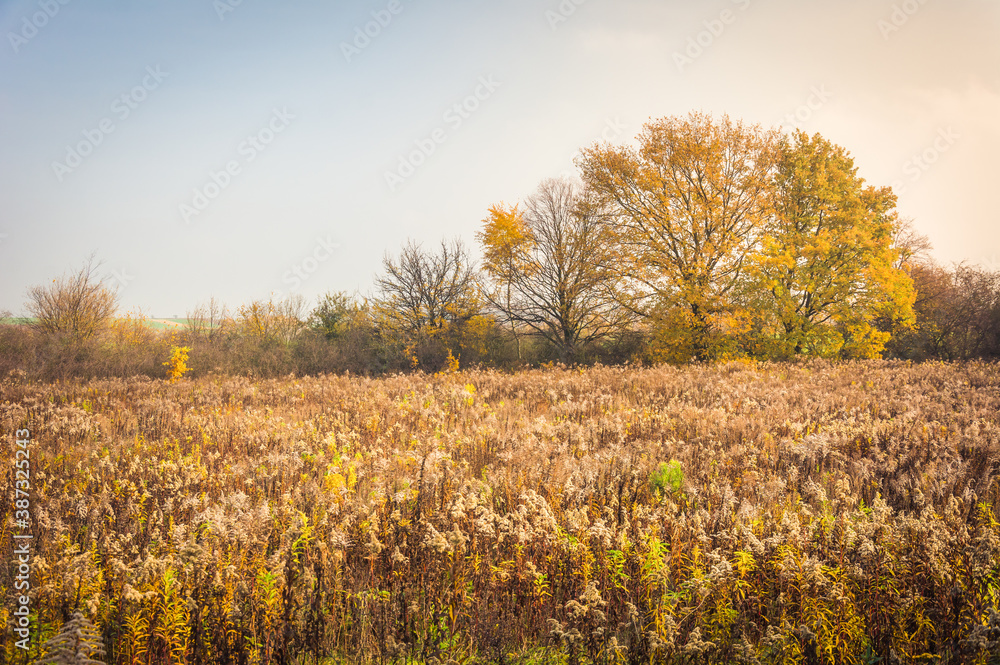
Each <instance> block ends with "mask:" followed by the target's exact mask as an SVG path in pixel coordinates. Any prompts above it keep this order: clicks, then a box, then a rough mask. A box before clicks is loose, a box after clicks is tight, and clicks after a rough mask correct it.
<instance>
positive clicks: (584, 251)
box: [487, 179, 628, 360]
mask: <svg viewBox="0 0 1000 665" xmlns="http://www.w3.org/2000/svg"><path fill="white" fill-rule="evenodd" d="M524 228H525V237H526V239H527V241H526V242H523V243H520V244H519V245H518V246H517V248H516V252H517V254H518V256H516V257H514V258H513V260H512V261H510V262H509V264H510V265H512V266H516V269H514V270H509V271H508V272H507V273H505V275H504V285H503V286H504V288H503V289H502V290H501V292H502V295H503V297H497V296H496V295H494V296H493V297H491V299H490V301H491V305H492V306H493V307H494V308H496V309H497V310H499V311H501V312H503V313H504V314H505V315H506V317H507V318H508V319H509V320H511V321H514V322H517V323H520V324H523V325H526V326H528V327H529V328H531V329H532V330H534V331H535V332H536V333H537V334H539V335H541V336H542V337H544V338H545V339H546V340H548V341H549V342H550V343H551V344H552V345H553V346H554V347H555V348H556V349H557V350H558V351H559V355H560V357H561V358H563V359H564V360H565V359H569V358H570V357H572V356H573V354H574V353H576V352H577V351H578V350H579V348H580V347H581V346H582V345H585V344H587V343H590V342H594V341H597V340H599V339H602V338H604V337H606V336H608V335H609V334H610V333H612V332H615V331H618V330H620V329H621V328H622V326H623V324H624V323H625V322H626V319H627V318H628V311H627V310H625V309H623V308H621V307H617V306H616V305H615V298H614V297H613V296H614V294H613V287H614V281H615V272H614V270H612V269H611V263H612V260H613V257H612V254H611V251H612V244H611V242H610V238H609V234H608V230H607V227H606V226H605V225H604V224H603V223H602V221H601V217H600V215H598V214H597V211H596V208H595V202H594V201H593V200H592V199H591V198H588V197H587V196H586V194H585V193H584V192H582V191H581V190H580V189H579V188H578V187H577V186H575V185H573V184H572V183H571V182H569V181H567V180H551V179H550V180H545V181H543V182H542V184H541V185H540V186H539V188H538V191H537V192H536V193H535V194H534V195H533V196H531V197H530V198H529V199H528V200H527V202H526V206H525V213H524ZM487 249H489V248H487Z"/></svg>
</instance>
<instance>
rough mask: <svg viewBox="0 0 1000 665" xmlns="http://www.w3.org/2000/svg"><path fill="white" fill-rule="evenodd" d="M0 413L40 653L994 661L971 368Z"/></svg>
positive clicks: (627, 374) (139, 401)
mask: <svg viewBox="0 0 1000 665" xmlns="http://www.w3.org/2000/svg"><path fill="white" fill-rule="evenodd" d="M0 401H2V406H0V423H2V426H3V431H4V432H8V433H12V432H13V430H14V429H15V428H18V427H24V426H28V427H30V428H31V430H32V433H33V437H34V443H33V453H32V468H33V480H34V482H33V485H34V488H33V498H32V501H33V512H34V523H35V527H34V528H35V533H36V535H37V543H36V551H35V558H34V559H33V562H32V567H33V575H34V578H33V586H34V588H35V593H36V595H35V596H34V597H33V598H32V605H33V607H35V608H37V609H38V617H37V619H38V624H37V625H36V628H35V632H36V637H37V638H38V640H43V639H45V638H46V637H49V636H51V635H52V634H54V633H55V632H56V631H58V629H59V627H60V626H61V625H62V624H63V623H64V622H65V621H66V620H68V619H70V618H71V617H72V615H73V611H74V609H76V608H77V607H78V606H79V607H80V608H82V609H83V610H84V614H86V615H87V616H88V617H90V618H91V619H92V620H93V621H94V623H95V624H96V625H98V626H99V627H100V629H101V631H102V633H103V635H104V639H105V643H106V646H107V652H108V653H107V656H106V660H107V662H109V663H116V664H118V663H167V662H190V663H216V662H226V663H229V662H232V663H269V662H273V663H287V662H293V661H294V660H295V659H297V658H299V657H303V656H305V655H307V654H308V655H311V656H314V657H318V658H329V657H335V658H342V659H345V660H351V661H372V662H393V661H395V662H402V661H401V659H402V658H403V657H404V656H410V657H413V658H416V659H418V660H419V661H420V662H435V661H437V662H445V661H448V660H449V659H451V660H453V661H455V662H518V658H522V659H523V658H526V656H525V654H529V653H530V654H532V656H531V657H532V658H534V659H536V661H535V662H538V661H551V662H570V663H575V662H594V661H596V662H633V663H647V662H664V663H716V662H718V663H755V662H760V663H800V662H816V663H862V662H876V660H875V658H876V657H881V658H883V660H882V661H881V662H883V663H888V662H903V663H910V662H940V663H995V662H997V658H998V654H1000V614H998V610H1000V522H998V517H1000V480H998V477H1000V425H998V413H1000V367H998V366H996V365H988V364H963V365H957V364H956V365H947V364H940V363H931V364H922V365H912V364H905V363H893V362H881V361H879V362H874V361H873V362H863V363H862V362H858V363H840V364H834V363H827V362H818V361H817V362H812V363H809V364H800V365H781V364H762V365H757V364H750V363H730V364H726V365H717V366H695V367H688V368H683V369H678V368H671V367H658V368H653V369H635V368H632V369H625V368H602V367H597V368H592V369H588V370H571V369H564V368H550V369H546V370H537V371H528V372H522V373H517V374H513V375H510V374H503V373H499V372H492V371H489V372H487V371H482V372H460V373H453V374H444V375H436V376H428V375H409V376H394V377H388V378H383V379H361V378H355V377H319V378H292V377H289V378H286V379H280V380H269V381H259V382H251V381H249V380H246V379H239V378H211V377H209V378H203V379H198V380H194V381H191V380H180V381H178V382H175V383H167V382H163V381H151V380H148V379H133V380H108V381H93V382H88V383H63V384H55V385H53V384H49V385H44V384H43V385H39V384H29V383H25V382H23V381H21V380H18V378H17V377H16V376H12V377H9V378H8V379H7V380H6V381H5V382H4V383H3V385H2V388H0ZM7 441H8V444H7V445H8V447H9V448H10V449H11V450H12V449H13V437H12V435H10V436H7ZM11 457H13V455H11ZM668 461H676V462H677V463H679V466H680V468H681V470H682V471H683V479H681V480H680V481H679V483H676V484H675V485H673V486H672V485H671V484H670V483H664V482H651V478H655V471H656V470H657V469H658V468H659V466H660V464H661V463H663V462H668ZM8 474H10V477H11V478H13V475H12V472H10V471H8ZM8 487H9V488H12V487H13V482H10V483H8ZM8 495H9V497H8V501H7V502H6V503H5V504H4V506H3V508H2V510H3V511H4V512H3V517H4V521H3V531H2V535H0V545H2V547H3V548H4V550H3V551H5V552H10V551H11V550H10V548H11V547H12V541H11V535H12V530H13V528H14V527H13V521H12V520H13V513H12V510H13V508H12V506H13V489H9V490H8ZM0 591H2V592H3V595H4V597H6V598H10V596H11V594H12V573H11V570H10V568H9V567H3V568H2V570H0ZM11 607H12V605H11V603H6V604H5V606H4V609H3V610H2V611H0V613H3V614H5V615H6V616H3V617H0V618H3V619H9V618H10V616H9V613H10V608H11ZM5 648H6V656H7V659H8V660H9V661H11V662H14V661H13V658H14V657H15V656H16V655H17V654H16V653H15V650H14V648H13V646H12V645H11V644H10V641H8V643H7V644H6V647H5ZM35 655H37V652H36V653H35ZM991 659H992V660H991ZM310 662H311V661H310ZM525 662H526V661H525Z"/></svg>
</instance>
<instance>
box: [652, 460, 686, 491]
mask: <svg viewBox="0 0 1000 665" xmlns="http://www.w3.org/2000/svg"><path fill="white" fill-rule="evenodd" d="M649 485H650V488H651V489H652V491H653V494H666V493H667V491H668V490H669V491H670V492H672V493H674V494H676V493H678V492H680V491H681V488H682V487H684V470H683V469H682V468H681V463H680V462H678V461H677V460H670V461H669V462H660V466H659V467H657V469H656V470H655V471H653V473H651V474H650V475H649Z"/></svg>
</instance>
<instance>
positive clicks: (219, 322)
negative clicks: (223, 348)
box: [187, 297, 229, 342]
mask: <svg viewBox="0 0 1000 665" xmlns="http://www.w3.org/2000/svg"><path fill="white" fill-rule="evenodd" d="M228 317H229V311H228V309H227V308H226V306H225V305H224V304H222V302H220V301H219V300H216V299H215V298H214V297H213V298H210V299H209V301H208V302H207V303H202V304H200V305H198V306H197V307H195V308H194V309H193V310H192V311H190V312H188V315H187V329H188V332H190V333H191V334H192V335H193V336H203V337H205V339H207V340H208V341H209V342H213V341H215V340H216V339H217V338H218V337H219V335H220V333H221V331H222V327H223V324H224V323H225V321H226V319H227V318H228Z"/></svg>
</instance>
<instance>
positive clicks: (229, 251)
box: [0, 0, 1000, 317]
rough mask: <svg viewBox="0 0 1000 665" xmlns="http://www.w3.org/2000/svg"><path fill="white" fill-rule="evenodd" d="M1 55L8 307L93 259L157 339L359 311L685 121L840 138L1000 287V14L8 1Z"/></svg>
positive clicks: (622, 5) (770, 5)
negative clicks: (214, 315)
mask: <svg viewBox="0 0 1000 665" xmlns="http://www.w3.org/2000/svg"><path fill="white" fill-rule="evenodd" d="M366 32H367V33H368V34H366ZM0 33H2V35H3V43H0V310H4V309H8V310H11V311H13V312H15V313H19V312H23V311H24V309H23V303H24V300H25V297H24V296H25V291H26V289H27V288H28V287H29V286H31V285H33V284H40V283H44V282H46V281H48V280H51V279H52V278H54V277H56V276H58V275H60V274H62V273H64V272H66V271H67V270H71V269H75V268H78V267H79V266H80V265H81V264H82V263H83V262H84V260H85V259H86V257H87V255H88V254H90V253H91V252H94V253H95V254H96V256H97V257H98V258H99V259H102V260H103V261H104V263H103V266H102V268H101V274H102V275H103V276H106V277H107V279H108V280H109V283H111V284H112V285H114V286H117V287H118V288H119V289H120V292H121V298H122V304H123V306H124V308H126V309H130V308H142V310H143V311H144V312H145V313H146V314H148V315H152V316H158V317H169V316H173V315H180V316H183V315H184V313H185V312H186V311H188V310H189V309H191V308H192V307H193V306H194V305H196V304H197V303H199V302H202V301H204V300H207V299H208V298H209V297H210V296H215V297H218V298H220V299H222V300H223V301H224V302H226V303H227V304H229V305H231V306H232V305H238V304H240V303H242V302H246V301H248V300H250V299H253V298H263V297H267V296H268V295H269V294H271V293H272V292H279V291H280V292H282V293H286V294H287V293H291V292H298V293H302V294H303V295H304V296H306V297H307V298H309V299H310V300H312V299H315V297H316V296H317V295H318V294H320V293H323V292H324V291H327V290H348V291H354V290H358V291H360V292H361V293H367V292H368V291H369V289H370V287H371V283H372V279H373V276H374V275H375V273H376V272H377V271H378V270H379V267H380V261H381V258H382V255H383V253H384V252H385V251H386V250H389V251H391V252H395V251H397V250H398V249H399V247H400V245H401V244H402V243H403V242H404V241H405V240H406V239H407V238H414V239H416V240H419V241H423V242H425V243H427V244H434V243H437V242H439V240H440V239H441V238H442V237H454V236H461V237H462V238H464V239H465V240H466V241H467V243H468V244H469V245H471V246H474V245H475V233H476V231H477V229H478V227H479V224H480V220H481V219H482V218H483V217H484V216H485V213H486V209H487V207H488V206H489V205H490V204H491V203H494V202H498V201H501V200H504V201H508V202H513V201H516V200H520V199H522V198H523V197H525V196H527V195H529V194H531V193H532V191H533V190H534V189H535V187H536V186H537V184H538V182H539V181H540V180H542V179H543V178H546V177H550V176H557V175H559V174H561V173H567V174H568V173H572V172H574V168H573V163H572V160H573V157H574V155H575V154H576V152H577V151H578V150H579V149H580V148H582V147H584V146H586V145H589V144H590V143H592V142H594V141H598V140H601V139H602V138H603V139H607V140H611V141H613V142H619V143H624V142H630V141H631V140H632V139H633V138H634V136H635V135H636V134H637V133H638V132H639V131H640V130H641V128H642V125H643V123H645V122H646V121H647V120H649V119H650V118H659V117H663V116H668V115H677V114H687V113H688V112H690V111H693V110H701V111H706V112H710V113H713V114H722V113H728V114H729V115H730V116H732V117H735V118H740V119H743V120H745V121H748V122H753V123H762V124H765V125H769V126H776V125H780V124H783V123H787V126H789V127H790V126H798V127H801V128H802V129H805V130H806V131H808V132H810V133H812V132H820V133H822V134H823V135H824V136H825V137H827V138H829V139H830V140H832V141H834V142H836V143H839V144H840V145H843V146H844V147H846V148H847V149H848V150H849V151H851V153H852V154H853V156H854V157H855V160H856V163H857V165H858V166H859V169H860V173H861V175H862V176H863V177H864V178H866V179H867V180H868V181H869V182H870V183H872V184H877V185H894V186H895V187H896V191H897V193H898V194H899V210H900V212H901V213H902V214H903V215H906V216H910V217H913V218H914V219H915V224H916V227H917V229H918V230H919V231H921V232H923V233H925V234H926V235H928V236H929V237H930V239H931V241H932V242H933V244H934V246H935V254H936V256H937V258H939V259H940V260H942V261H945V262H950V261H960V260H969V261H971V262H974V263H981V264H984V265H987V266H989V267H992V268H1000V223H998V222H1000V215H998V213H997V207H996V205H995V197H996V194H997V180H998V176H1000V168H998V165H997V164H998V161H997V156H998V155H1000V123H998V120H1000V39H998V37H1000V1H998V0H922V1H920V0H906V1H905V2H902V1H893V0H827V1H824V2H818V1H815V0H795V1H794V2H793V1H792V0H738V1H734V0H711V1H699V2H694V1H693V0H692V1H688V2H681V1H679V0H674V1H671V0H657V1H652V0H648V1H646V0H624V1H623V0H562V1H561V2H560V1H559V0H504V1H503V2H500V1H494V2H486V1H485V0H463V1H458V0H440V1H434V0H392V1H390V0H373V1H363V2H362V1H357V2H337V3H323V2H315V1H307V0H286V1H285V2H281V3H278V2H265V1H264V0H174V1H172V2H169V3H168V2H165V1H164V2H150V1H148V0H133V1H127V0H31V1H28V0H25V1H19V0H17V1H7V0H0ZM789 116H791V117H790V119H789ZM387 174H389V175H387Z"/></svg>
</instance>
